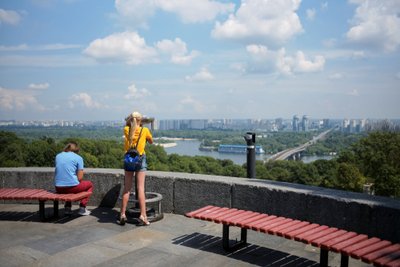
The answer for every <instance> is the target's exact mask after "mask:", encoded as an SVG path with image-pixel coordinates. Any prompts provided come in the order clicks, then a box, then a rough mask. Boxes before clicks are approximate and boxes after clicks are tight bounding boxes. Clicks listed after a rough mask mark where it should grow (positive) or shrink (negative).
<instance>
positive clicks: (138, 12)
mask: <svg viewBox="0 0 400 267" xmlns="http://www.w3.org/2000/svg"><path fill="white" fill-rule="evenodd" d="M115 7H116V9H117V11H118V13H119V14H120V15H121V18H122V20H124V21H126V23H127V24H129V25H128V26H132V24H133V26H135V25H138V26H147V25H146V21H147V19H149V18H150V17H152V16H153V15H154V14H155V12H156V11H157V10H162V11H165V12H170V13H174V14H177V15H178V17H179V18H180V19H181V20H182V21H183V22H184V23H198V22H205V21H211V20H213V19H215V17H216V16H218V15H219V14H225V13H228V12H232V11H233V9H234V4H231V3H220V2H217V1H211V0H196V1H187V0H116V1H115Z"/></svg>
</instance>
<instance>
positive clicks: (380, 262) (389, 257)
mask: <svg viewBox="0 0 400 267" xmlns="http://www.w3.org/2000/svg"><path fill="white" fill-rule="evenodd" d="M397 259H400V250H399V249H398V250H395V251H393V252H390V253H389V254H386V255H384V256H383V257H380V258H378V259H376V260H374V265H376V266H389V265H388V263H389V262H393V261H395V260H397Z"/></svg>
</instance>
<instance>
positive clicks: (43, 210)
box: [39, 200, 46, 222]
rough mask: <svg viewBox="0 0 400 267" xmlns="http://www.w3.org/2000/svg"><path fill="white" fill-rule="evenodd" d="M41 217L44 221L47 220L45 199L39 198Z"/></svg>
mask: <svg viewBox="0 0 400 267" xmlns="http://www.w3.org/2000/svg"><path fill="white" fill-rule="evenodd" d="M39 217H40V220H41V221H42V222H43V221H45V220H46V214H45V208H44V200H39Z"/></svg>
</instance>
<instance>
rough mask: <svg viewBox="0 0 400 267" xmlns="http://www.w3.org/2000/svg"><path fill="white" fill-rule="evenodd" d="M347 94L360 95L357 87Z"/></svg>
mask: <svg viewBox="0 0 400 267" xmlns="http://www.w3.org/2000/svg"><path fill="white" fill-rule="evenodd" d="M347 95H350V96H359V95H360V94H359V93H358V91H357V89H353V90H351V91H350V92H348V93H347Z"/></svg>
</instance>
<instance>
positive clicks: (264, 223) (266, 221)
mask: <svg viewBox="0 0 400 267" xmlns="http://www.w3.org/2000/svg"><path fill="white" fill-rule="evenodd" d="M270 217H275V218H273V219H272V220H265V221H263V222H260V224H258V225H255V226H253V227H252V228H251V229H253V230H254V231H260V230H261V228H263V227H268V225H271V224H273V225H274V226H275V225H276V224H275V223H279V222H281V221H282V220H284V219H285V218H284V217H276V216H270Z"/></svg>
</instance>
